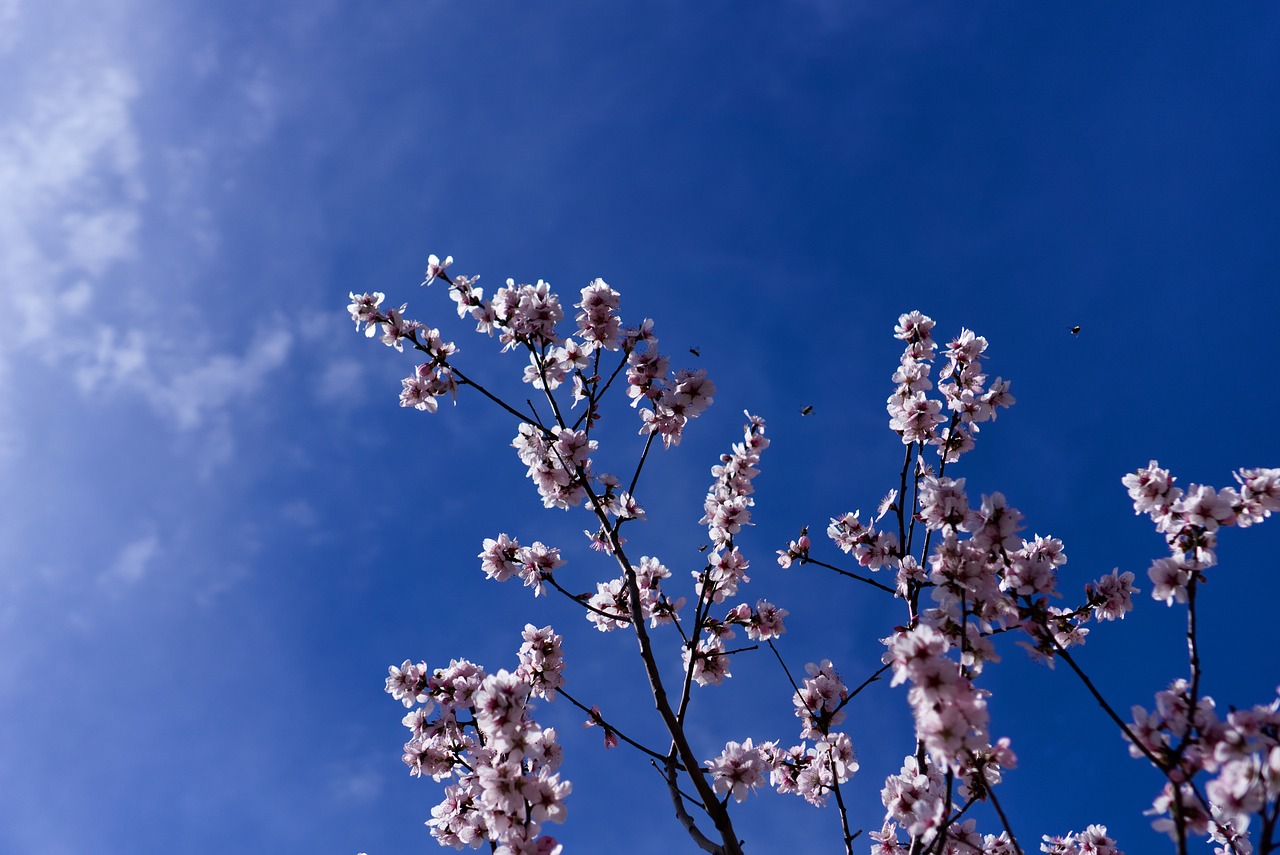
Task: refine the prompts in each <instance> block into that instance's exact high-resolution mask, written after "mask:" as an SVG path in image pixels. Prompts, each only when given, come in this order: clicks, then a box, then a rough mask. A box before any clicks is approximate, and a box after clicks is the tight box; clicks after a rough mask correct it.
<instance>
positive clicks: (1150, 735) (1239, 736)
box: [1126, 679, 1280, 855]
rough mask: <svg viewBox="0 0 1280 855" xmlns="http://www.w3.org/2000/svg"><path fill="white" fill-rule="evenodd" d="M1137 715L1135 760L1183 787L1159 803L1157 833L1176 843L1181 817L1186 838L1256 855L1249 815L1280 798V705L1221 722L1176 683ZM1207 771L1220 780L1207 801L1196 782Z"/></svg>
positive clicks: (1206, 701)
mask: <svg viewBox="0 0 1280 855" xmlns="http://www.w3.org/2000/svg"><path fill="white" fill-rule="evenodd" d="M1277 692H1278V693H1280V689H1277ZM1193 698H1194V700H1193ZM1132 713H1133V721H1132V722H1131V723H1130V724H1129V728H1128V731H1127V733H1126V736H1127V738H1129V739H1130V743H1131V744H1130V746H1129V753H1130V754H1132V755H1133V756H1134V757H1144V756H1146V757H1154V758H1155V759H1156V760H1158V761H1160V762H1161V763H1167V764H1171V765H1173V766H1174V767H1176V770H1177V772H1176V778H1177V780H1178V781H1179V782H1180V783H1179V784H1178V785H1177V786H1176V787H1175V785H1174V783H1173V782H1172V781H1171V782H1169V783H1166V784H1165V786H1164V789H1163V790H1162V791H1161V792H1160V794H1159V795H1158V796H1156V799H1155V801H1154V803H1153V808H1152V811H1151V813H1153V814H1156V815H1158V816H1160V817H1161V818H1160V819H1157V820H1156V822H1155V826H1156V828H1157V829H1160V830H1163V831H1166V832H1168V833H1169V834H1170V836H1171V837H1174V836H1176V834H1177V827H1176V824H1175V822H1174V820H1173V816H1174V814H1175V813H1176V814H1177V815H1178V816H1180V817H1181V818H1182V819H1183V822H1184V823H1185V827H1186V830H1187V832H1188V833H1191V834H1202V835H1208V836H1209V838H1210V839H1211V840H1213V841H1215V842H1217V843H1221V844H1225V845H1226V846H1229V847H1230V848H1229V849H1226V848H1224V849H1220V850H1219V851H1221V852H1228V851H1230V852H1234V853H1236V855H1250V853H1251V852H1252V851H1253V846H1252V843H1251V842H1250V840H1249V837H1248V835H1247V831H1248V828H1249V820H1250V816H1251V815H1252V814H1255V813H1260V812H1261V811H1262V810H1263V809H1264V808H1265V807H1267V806H1268V804H1272V805H1274V804H1275V802H1276V800H1277V799H1278V798H1280V698H1277V699H1276V700H1274V701H1272V702H1271V703H1270V704H1267V705H1261V704H1260V705H1257V706H1254V707H1253V708H1252V709H1247V710H1232V711H1231V712H1229V713H1228V714H1227V716H1226V718H1225V719H1222V718H1220V717H1219V716H1218V712H1217V707H1216V705H1215V704H1214V701H1213V699H1212V698H1210V697H1208V696H1200V697H1195V696H1194V694H1193V688H1192V686H1191V684H1190V683H1189V682H1188V681H1187V680H1183V679H1178V680H1175V681H1174V682H1173V683H1172V684H1171V685H1170V686H1169V687H1168V688H1167V689H1165V690H1163V691H1161V692H1158V693H1157V694H1156V698H1155V708H1154V709H1153V710H1150V711H1148V710H1146V709H1144V708H1142V707H1141V706H1134V707H1133V711H1132ZM1201 772H1204V773H1207V774H1210V775H1214V776H1215V777H1213V778H1212V779H1211V780H1209V781H1208V782H1207V783H1206V784H1205V785H1204V793H1203V795H1201V793H1200V790H1199V789H1198V787H1197V786H1196V785H1195V784H1194V783H1193V780H1192V779H1193V778H1194V776H1196V775H1197V774H1199V773H1201Z"/></svg>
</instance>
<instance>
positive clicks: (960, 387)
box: [888, 312, 1015, 462]
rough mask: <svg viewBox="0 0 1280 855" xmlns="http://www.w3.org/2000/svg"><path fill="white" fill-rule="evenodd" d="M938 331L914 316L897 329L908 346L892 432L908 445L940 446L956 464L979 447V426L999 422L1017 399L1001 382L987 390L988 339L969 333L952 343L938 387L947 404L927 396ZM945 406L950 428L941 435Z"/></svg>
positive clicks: (898, 374)
mask: <svg viewBox="0 0 1280 855" xmlns="http://www.w3.org/2000/svg"><path fill="white" fill-rule="evenodd" d="M933 326H934V323H933V319H932V318H930V317H928V316H926V315H922V314H920V312H908V313H906V314H904V315H901V316H899V318H898V325H897V326H896V327H894V337H895V338H897V339H899V340H901V341H905V342H906V343H907V346H906V348H905V349H904V350H903V352H902V358H901V360H900V361H899V365H898V370H897V371H895V372H894V374H893V381H894V382H895V383H897V384H898V388H897V389H896V390H895V391H894V393H893V394H892V395H890V396H889V401H888V409H889V427H890V428H892V429H893V430H894V431H895V432H897V434H898V435H899V436H901V437H902V442H903V444H905V445H910V444H911V443H913V442H918V443H920V444H921V445H935V446H937V447H938V454H939V455H941V456H942V458H943V460H946V461H948V462H950V461H954V460H956V459H957V458H958V457H959V456H960V455H961V454H964V453H965V452H966V451H969V450H970V449H972V448H973V438H974V435H975V434H977V433H978V425H979V424H981V423H982V422H986V421H990V420H992V419H994V418H995V417H996V413H995V411H996V409H997V408H1003V407H1009V406H1012V405H1013V404H1014V403H1015V399H1014V397H1013V395H1011V394H1009V384H1008V382H1007V381H1005V380H1002V379H1000V378H999V377H997V378H996V379H995V380H994V381H993V382H992V383H991V385H990V387H988V386H987V375H986V374H984V373H982V354H983V352H984V351H985V350H986V349H987V340H986V339H985V338H983V337H982V336H978V335H974V334H973V332H972V331H970V330H967V329H966V330H961V332H960V335H959V336H957V337H956V338H954V339H952V340H951V341H950V342H948V344H947V349H946V357H947V363H946V365H945V366H944V367H943V369H942V372H941V373H940V375H939V380H940V382H939V383H938V392H939V393H941V395H942V400H941V401H939V400H936V399H931V398H929V396H928V395H927V394H925V393H926V392H928V391H929V390H930V389H932V388H933V382H932V381H931V380H930V379H929V372H930V371H931V370H932V361H933V359H934V357H935V356H936V355H937V344H936V343H935V342H934V340H933V334H932V331H933ZM944 404H945V405H946V408H947V409H948V410H950V411H951V416H950V419H949V420H950V425H949V426H948V427H946V428H943V429H942V430H941V431H939V429H938V428H939V426H940V425H942V424H944V423H946V422H947V421H948V417H947V416H945V415H943V413H942V408H943V405H944Z"/></svg>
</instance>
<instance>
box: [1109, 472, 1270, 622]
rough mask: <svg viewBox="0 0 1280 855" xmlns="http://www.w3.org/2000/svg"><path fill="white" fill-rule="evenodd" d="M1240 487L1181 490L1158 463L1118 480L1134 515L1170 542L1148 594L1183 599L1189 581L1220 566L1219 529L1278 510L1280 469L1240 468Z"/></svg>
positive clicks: (1152, 571) (1156, 564)
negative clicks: (1145, 518)
mask: <svg viewBox="0 0 1280 855" xmlns="http://www.w3.org/2000/svg"><path fill="white" fill-rule="evenodd" d="M1235 478H1236V481H1237V482H1239V484H1240V489H1239V490H1237V489H1235V488H1234V487H1223V488H1222V489H1220V490H1215V489H1214V488H1213V487H1206V486H1202V485H1200V484H1192V485H1191V486H1189V487H1188V488H1187V490H1186V492H1183V490H1182V488H1181V487H1175V486H1174V484H1173V482H1174V481H1175V480H1177V479H1176V478H1172V477H1170V475H1169V470H1167V469H1161V468H1160V465H1159V464H1158V463H1156V461H1154V460H1152V461H1151V463H1150V464H1149V465H1148V466H1146V467H1145V468H1142V469H1139V470H1138V471H1137V472H1134V473H1132V474H1129V475H1126V476H1124V478H1123V479H1121V480H1122V481H1123V482H1124V485H1125V486H1126V487H1127V488H1129V497H1130V498H1132V499H1133V509H1134V513H1139V514H1140V513H1145V514H1147V515H1148V516H1149V517H1151V519H1152V521H1154V522H1155V524H1156V529H1157V530H1158V531H1159V532H1161V533H1162V534H1163V535H1164V536H1165V539H1166V540H1167V541H1168V543H1169V550H1170V553H1171V555H1170V556H1169V557H1168V558H1160V559H1157V560H1156V561H1155V562H1154V563H1153V564H1152V565H1151V569H1150V570H1148V571H1147V575H1148V576H1150V577H1151V581H1152V582H1153V583H1155V588H1154V589H1152V591H1151V596H1153V597H1154V598H1155V599H1157V600H1164V602H1165V603H1166V604H1169V605H1172V604H1173V602H1174V601H1175V600H1176V601H1177V602H1179V603H1185V602H1186V601H1187V587H1188V586H1189V585H1190V584H1191V581H1192V579H1193V578H1195V577H1198V576H1200V575H1201V574H1202V573H1203V571H1204V570H1205V569H1207V568H1209V567H1212V566H1213V565H1214V564H1217V563H1218V556H1217V549H1218V529H1219V528H1225V527H1227V526H1233V525H1238V526H1240V527H1241V528H1245V527H1247V526H1251V525H1253V524H1254V523H1260V522H1262V521H1263V520H1264V519H1266V518H1267V517H1269V516H1271V513H1272V512H1273V511H1280V469H1241V470H1239V471H1238V472H1236V473H1235Z"/></svg>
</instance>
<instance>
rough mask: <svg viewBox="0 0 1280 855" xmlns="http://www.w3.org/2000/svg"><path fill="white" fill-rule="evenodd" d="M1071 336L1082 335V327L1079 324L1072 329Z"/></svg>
mask: <svg viewBox="0 0 1280 855" xmlns="http://www.w3.org/2000/svg"><path fill="white" fill-rule="evenodd" d="M1071 334H1072V335H1080V325H1079V324H1076V325H1075V326H1074V327H1072V328H1071Z"/></svg>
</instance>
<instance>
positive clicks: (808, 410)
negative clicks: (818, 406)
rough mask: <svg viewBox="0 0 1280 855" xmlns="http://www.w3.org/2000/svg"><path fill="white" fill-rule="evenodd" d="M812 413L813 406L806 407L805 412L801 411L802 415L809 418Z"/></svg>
mask: <svg viewBox="0 0 1280 855" xmlns="http://www.w3.org/2000/svg"><path fill="white" fill-rule="evenodd" d="M812 412H813V404H810V405H809V406H807V407H805V408H804V409H803V410H801V411H800V415H802V416H807V415H809V414H810V413H812Z"/></svg>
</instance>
